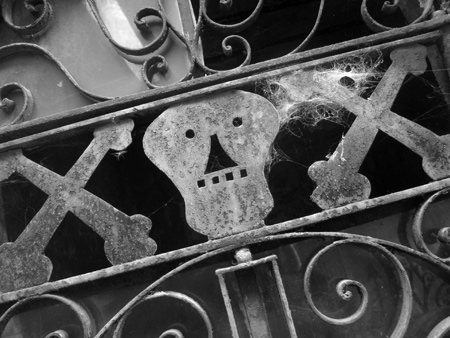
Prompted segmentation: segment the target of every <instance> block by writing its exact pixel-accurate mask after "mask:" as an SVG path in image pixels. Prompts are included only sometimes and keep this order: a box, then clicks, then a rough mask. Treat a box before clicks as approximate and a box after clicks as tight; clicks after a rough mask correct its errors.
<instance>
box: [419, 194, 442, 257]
mask: <svg viewBox="0 0 450 338" xmlns="http://www.w3.org/2000/svg"><path fill="white" fill-rule="evenodd" d="M449 191H450V189H448V188H446V189H442V190H440V191H438V192H436V193H434V194H433V195H431V196H430V197H428V198H427V199H426V200H425V202H424V203H423V204H422V205H421V206H420V208H419V209H418V210H417V212H416V214H415V215H414V220H413V225H412V233H413V238H414V243H415V244H416V245H417V248H418V249H419V250H420V251H422V252H425V253H427V254H428V255H430V256H432V257H435V258H436V259H439V260H442V261H443V262H445V263H449V262H450V257H443V258H442V257H439V256H437V255H436V254H434V253H433V252H432V251H431V250H430V249H429V248H428V246H427V244H426V243H425V240H424V239H423V230H422V223H423V218H424V216H425V213H426V211H427V210H428V208H429V207H430V205H431V204H432V203H433V202H434V201H435V200H436V199H437V198H438V197H440V196H442V195H445V194H447V193H448V192H449ZM437 240H438V241H439V242H440V243H441V245H444V246H448V245H449V244H450V228H449V227H443V228H441V229H440V230H439V232H438V233H437Z"/></svg>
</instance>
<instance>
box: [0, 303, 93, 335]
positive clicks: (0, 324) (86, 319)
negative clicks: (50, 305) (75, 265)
mask: <svg viewBox="0 0 450 338" xmlns="http://www.w3.org/2000/svg"><path fill="white" fill-rule="evenodd" d="M43 301H47V302H48V301H52V302H55V303H61V304H64V305H66V306H67V307H69V309H70V310H71V311H73V312H74V313H75V315H76V316H77V318H78V320H79V321H80V323H79V324H81V327H82V329H83V338H90V337H92V336H93V335H94V332H95V326H94V325H95V324H94V322H93V320H92V318H91V316H90V315H89V313H88V312H87V311H86V310H85V309H84V308H83V307H82V306H81V305H80V304H78V303H77V302H74V301H73V300H71V299H69V298H66V297H62V296H58V295H40V296H35V297H30V298H27V299H24V300H22V301H20V302H17V303H16V304H14V305H13V306H11V307H10V308H9V309H8V310H7V311H6V312H5V313H4V314H3V315H2V316H1V317H0V335H1V334H2V333H3V331H4V330H5V328H6V325H7V324H8V322H9V321H10V320H11V319H12V318H13V317H14V316H15V315H17V314H20V313H21V312H22V311H25V310H26V309H27V308H28V307H29V306H30V305H32V304H39V303H40V302H43ZM46 337H48V338H68V335H67V332H65V331H64V330H56V331H55V332H51V333H49V334H48V335H47V336H46Z"/></svg>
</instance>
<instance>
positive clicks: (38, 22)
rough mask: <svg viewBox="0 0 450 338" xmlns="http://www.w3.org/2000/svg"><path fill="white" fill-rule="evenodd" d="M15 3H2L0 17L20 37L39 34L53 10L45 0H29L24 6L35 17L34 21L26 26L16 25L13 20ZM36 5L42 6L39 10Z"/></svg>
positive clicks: (7, 1)
mask: <svg viewBox="0 0 450 338" xmlns="http://www.w3.org/2000/svg"><path fill="white" fill-rule="evenodd" d="M15 3H16V1H15V0H6V1H2V17H3V20H5V22H6V24H7V25H8V26H9V27H11V28H12V29H13V30H14V32H16V33H18V34H20V35H32V34H39V33H41V31H43V30H44V29H45V28H46V27H47V25H48V24H49V22H50V21H51V19H52V16H53V8H52V6H51V5H50V3H49V2H48V1H47V0H31V1H30V0H29V1H26V2H25V3H24V6H25V8H26V9H27V10H28V11H30V13H31V14H32V15H33V16H34V17H35V20H34V21H33V22H32V23H30V24H28V25H24V26H19V25H16V24H15V23H14V18H13V10H14V5H15ZM38 5H42V6H41V8H38Z"/></svg>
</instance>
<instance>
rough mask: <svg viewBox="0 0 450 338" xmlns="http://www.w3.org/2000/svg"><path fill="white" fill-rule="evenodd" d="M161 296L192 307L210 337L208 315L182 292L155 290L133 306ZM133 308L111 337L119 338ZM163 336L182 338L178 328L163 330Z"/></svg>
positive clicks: (210, 326)
mask: <svg viewBox="0 0 450 338" xmlns="http://www.w3.org/2000/svg"><path fill="white" fill-rule="evenodd" d="M162 297H167V298H175V299H178V300H181V301H182V302H184V303H185V304H187V305H189V306H190V307H191V308H192V309H194V310H195V311H196V312H197V313H198V314H199V315H200V317H201V318H202V319H203V321H204V324H205V326H206V329H207V331H208V338H212V337H213V329H212V323H211V320H210V319H209V317H208V314H207V313H206V311H205V310H204V309H203V308H202V307H201V305H200V304H199V303H197V302H196V301H195V300H194V299H192V298H191V297H188V296H186V295H185V294H183V293H180V292H174V291H160V292H155V293H153V294H151V295H149V296H147V297H145V298H144V299H142V300H141V301H139V302H138V303H136V304H135V305H134V306H133V308H134V307H136V306H137V305H139V304H141V303H143V302H146V301H151V300H152V299H155V298H162ZM133 308H132V309H130V310H129V311H128V312H127V313H126V314H125V315H124V316H123V317H122V318H121V319H120V321H119V323H118V324H117V327H116V330H115V331H114V335H113V338H120V337H121V336H122V331H123V328H124V325H125V322H126V320H127V318H128V316H129V315H130V314H131V312H132V311H133ZM165 337H175V338H184V335H183V333H182V332H181V331H180V330H177V329H173V328H171V329H168V330H166V331H164V332H163V333H162V334H161V335H160V336H159V338H165Z"/></svg>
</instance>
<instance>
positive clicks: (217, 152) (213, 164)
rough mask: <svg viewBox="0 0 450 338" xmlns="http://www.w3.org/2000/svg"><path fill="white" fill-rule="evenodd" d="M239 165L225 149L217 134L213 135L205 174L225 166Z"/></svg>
mask: <svg viewBox="0 0 450 338" xmlns="http://www.w3.org/2000/svg"><path fill="white" fill-rule="evenodd" d="M232 167H237V164H236V162H234V161H233V160H232V159H231V157H230V156H228V154H227V153H226V151H225V150H223V148H222V146H221V145H220V142H219V139H218V138H217V135H212V136H211V151H210V153H209V158H208V163H207V164H206V169H205V175H206V174H209V173H213V172H215V171H219V170H222V169H225V168H232Z"/></svg>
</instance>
